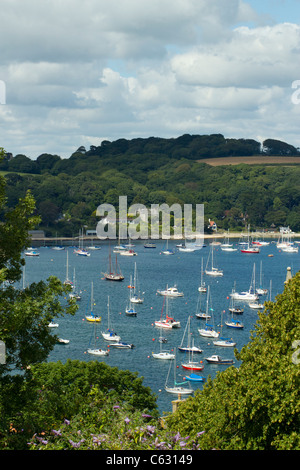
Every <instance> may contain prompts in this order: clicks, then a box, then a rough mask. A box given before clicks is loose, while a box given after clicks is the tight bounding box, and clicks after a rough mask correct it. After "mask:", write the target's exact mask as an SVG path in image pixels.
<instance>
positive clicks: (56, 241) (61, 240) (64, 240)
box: [31, 232, 300, 246]
mask: <svg viewBox="0 0 300 470" xmlns="http://www.w3.org/2000/svg"><path fill="white" fill-rule="evenodd" d="M281 235H282V234H281V233H279V232H269V233H265V232H253V233H251V234H250V237H251V238H255V239H261V238H265V239H270V238H272V239H278V238H280V237H281ZM285 235H286V236H289V237H291V238H293V239H294V238H297V237H299V238H300V233H290V234H285ZM247 236H248V235H247V233H245V232H231V233H227V232H223V233H221V232H219V233H213V234H207V233H205V234H204V235H203V236H200V237H199V239H200V240H201V239H204V240H206V239H207V240H213V239H218V240H220V239H224V238H230V239H235V238H238V239H239V238H245V239H246V238H247ZM80 240H81V241H83V242H84V243H86V242H92V243H93V244H95V245H99V244H101V243H105V242H107V241H108V240H107V239H106V240H100V239H99V238H97V237H92V236H84V237H82V238H81V239H80ZM161 240H164V239H162V238H159V239H151V238H149V239H140V238H139V239H137V240H132V241H133V242H135V241H141V242H144V243H147V242H151V243H155V242H158V241H161ZM170 240H177V241H183V240H184V237H180V238H178V237H174V236H172V235H171V236H170ZM31 241H32V242H33V243H37V242H38V243H39V245H40V246H42V245H45V246H47V245H49V246H55V245H68V246H74V245H78V237H31ZM111 241H112V242H117V241H118V239H117V238H115V239H112V240H111ZM187 241H188V239H187Z"/></svg>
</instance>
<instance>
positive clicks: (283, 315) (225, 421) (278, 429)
mask: <svg viewBox="0 0 300 470" xmlns="http://www.w3.org/2000/svg"><path fill="white" fill-rule="evenodd" d="M299 297H300V272H298V273H297V274H296V275H295V276H294V277H293V279H292V280H290V281H289V282H288V283H287V284H286V286H285V289H284V292H283V293H282V294H280V295H278V296H277V298H276V300H275V302H266V304H265V309H264V311H263V312H261V313H259V319H258V321H257V324H256V325H255V329H254V331H253V332H252V334H251V339H250V341H249V343H248V344H247V345H245V346H244V347H243V348H242V349H241V351H240V352H238V351H235V354H236V358H237V359H238V360H239V361H241V364H240V366H239V367H238V368H237V367H233V366H232V367H229V368H228V369H226V370H225V371H223V372H219V373H218V374H217V376H216V378H215V379H214V380H211V379H209V380H208V381H207V383H206V384H205V386H204V388H203V391H199V392H197V393H196V394H195V397H193V398H189V399H188V400H186V401H184V402H183V403H182V404H181V405H180V407H179V409H178V411H177V412H176V413H174V414H172V415H170V416H169V417H168V419H167V422H168V426H169V429H171V430H172V431H173V432H175V431H176V430H180V432H182V434H184V435H189V436H190V438H191V439H194V438H195V437H196V435H197V433H198V432H199V430H205V434H204V435H203V437H202V440H201V448H202V449H212V448H216V449H222V450H230V449H231V450H283V449H285V450H292V449H294V450H299V449H300V431H299V430H300V347H299V345H300V304H299ZM295 348H298V349H296V350H295Z"/></svg>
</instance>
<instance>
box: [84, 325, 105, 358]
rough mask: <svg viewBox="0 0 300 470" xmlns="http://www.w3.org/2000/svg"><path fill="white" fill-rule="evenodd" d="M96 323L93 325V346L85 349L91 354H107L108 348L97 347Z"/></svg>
mask: <svg viewBox="0 0 300 470" xmlns="http://www.w3.org/2000/svg"><path fill="white" fill-rule="evenodd" d="M97 340H98V337H97V323H95V325H94V346H93V347H89V348H88V349H87V353H88V354H92V355H93V356H108V355H109V350H108V349H101V348H98V347H97Z"/></svg>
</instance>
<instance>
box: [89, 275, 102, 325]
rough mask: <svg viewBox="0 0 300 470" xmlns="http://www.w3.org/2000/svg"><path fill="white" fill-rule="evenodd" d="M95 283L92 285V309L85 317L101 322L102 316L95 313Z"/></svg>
mask: <svg viewBox="0 0 300 470" xmlns="http://www.w3.org/2000/svg"><path fill="white" fill-rule="evenodd" d="M93 294H94V284H93V282H92V286H91V309H90V314H89V315H86V316H85V319H86V320H87V321H89V322H98V323H99V322H101V317H99V316H98V315H95V314H94V295H93Z"/></svg>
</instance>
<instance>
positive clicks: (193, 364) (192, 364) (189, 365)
mask: <svg viewBox="0 0 300 470" xmlns="http://www.w3.org/2000/svg"><path fill="white" fill-rule="evenodd" d="M192 344H193V346H194V339H193V342H192ZM181 366H182V367H183V369H188V370H203V369H204V365H203V362H202V361H194V351H193V347H192V351H189V352H188V361H185V362H182V363H181Z"/></svg>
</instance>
